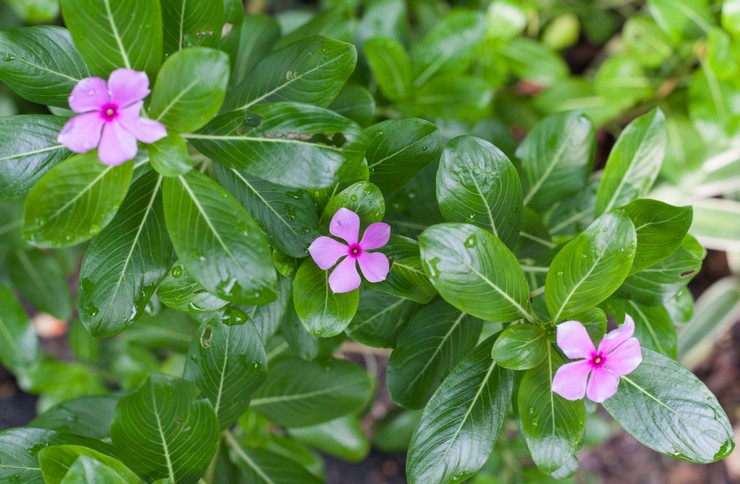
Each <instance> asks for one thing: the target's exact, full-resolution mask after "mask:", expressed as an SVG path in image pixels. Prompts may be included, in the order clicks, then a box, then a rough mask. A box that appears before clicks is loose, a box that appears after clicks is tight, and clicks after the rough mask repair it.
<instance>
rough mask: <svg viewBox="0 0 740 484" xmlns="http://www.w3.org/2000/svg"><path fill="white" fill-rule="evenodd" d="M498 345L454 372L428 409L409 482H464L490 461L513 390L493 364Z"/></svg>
mask: <svg viewBox="0 0 740 484" xmlns="http://www.w3.org/2000/svg"><path fill="white" fill-rule="evenodd" d="M494 340H495V337H491V338H488V339H487V340H486V341H484V342H483V343H481V344H480V345H478V347H477V348H475V350H473V351H472V352H471V353H470V354H469V355H468V356H467V357H466V358H465V359H464V360H462V361H461V362H460V364H458V365H457V366H455V368H454V369H453V370H452V372H450V374H449V375H448V376H447V377H446V378H445V379H444V381H443V382H442V384H441V385H440V386H439V388H438V389H437V391H436V392H434V395H433V396H432V398H431V400H430V401H429V403H428V404H427V405H426V407H425V408H424V413H423V414H422V416H421V421H420V422H419V425H418V426H417V427H416V430H414V434H413V437H412V438H411V444H410V445H409V455H408V458H407V460H406V473H407V474H408V477H409V482H411V483H427V482H439V483H448V482H460V481H462V480H464V479H465V478H466V477H468V476H470V475H472V474H474V473H475V472H477V471H478V470H479V469H480V468H481V467H482V466H483V464H485V462H486V461H487V460H488V458H489V456H490V454H491V451H492V450H493V445H494V444H495V442H496V439H497V438H498V435H499V433H500V432H501V428H502V427H503V425H504V420H505V418H506V411H507V409H508V407H509V402H510V401H511V394H512V389H513V384H514V375H513V373H512V372H510V371H508V370H505V369H503V368H501V366H499V365H498V364H497V363H496V362H495V361H493V360H491V346H492V345H493V341H494Z"/></svg>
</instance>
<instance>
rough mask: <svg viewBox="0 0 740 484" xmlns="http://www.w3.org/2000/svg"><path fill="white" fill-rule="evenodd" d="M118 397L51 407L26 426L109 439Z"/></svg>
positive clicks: (72, 402) (99, 397)
mask: <svg viewBox="0 0 740 484" xmlns="http://www.w3.org/2000/svg"><path fill="white" fill-rule="evenodd" d="M117 403H118V397H102V396H94V397H81V398H76V399H74V400H68V401H66V402H62V403H59V404H57V405H54V406H53V407H51V408H50V409H48V410H47V411H45V412H44V413H42V414H41V415H39V416H38V417H36V418H35V419H33V420H32V421H31V422H30V423H29V424H28V426H29V427H34V428H40V429H49V430H56V431H58V432H66V433H70V434H75V435H82V436H85V437H91V438H93V439H99V440H101V439H105V438H107V437H109V436H110V423H111V420H112V419H113V410H114V409H115V407H116V404H117Z"/></svg>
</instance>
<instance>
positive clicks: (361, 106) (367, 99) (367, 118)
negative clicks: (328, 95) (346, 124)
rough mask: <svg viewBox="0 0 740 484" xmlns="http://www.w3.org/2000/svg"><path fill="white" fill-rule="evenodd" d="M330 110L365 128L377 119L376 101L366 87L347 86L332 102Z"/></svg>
mask: <svg viewBox="0 0 740 484" xmlns="http://www.w3.org/2000/svg"><path fill="white" fill-rule="evenodd" d="M329 109H330V110H332V111H334V112H335V113H337V114H341V115H342V116H344V117H345V118H348V119H351V120H352V121H354V122H355V123H357V124H359V125H360V126H363V127H365V126H367V125H369V124H370V123H372V122H373V119H374V118H375V99H374V98H373V95H372V94H370V91H368V90H367V89H365V88H364V87H361V86H358V85H357V84H347V85H345V86H344V87H343V88H342V90H341V91H339V94H337V97H335V98H334V100H333V101H332V102H331V104H330V105H329Z"/></svg>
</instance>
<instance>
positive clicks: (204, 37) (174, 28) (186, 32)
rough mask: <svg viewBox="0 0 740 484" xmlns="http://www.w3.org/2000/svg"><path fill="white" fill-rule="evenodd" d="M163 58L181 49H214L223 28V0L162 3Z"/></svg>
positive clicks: (187, 0) (166, 1)
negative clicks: (194, 47)
mask: <svg viewBox="0 0 740 484" xmlns="http://www.w3.org/2000/svg"><path fill="white" fill-rule="evenodd" d="M161 3H162V24H163V25H162V26H163V28H164V30H163V33H162V34H163V35H162V43H163V50H164V55H165V57H166V56H168V55H170V54H172V53H173V52H177V51H179V50H181V49H182V48H183V47H190V46H207V47H215V46H216V44H217V43H218V40H219V39H220V38H221V29H223V26H224V0H198V1H192V0H161Z"/></svg>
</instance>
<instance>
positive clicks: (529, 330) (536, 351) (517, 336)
mask: <svg viewBox="0 0 740 484" xmlns="http://www.w3.org/2000/svg"><path fill="white" fill-rule="evenodd" d="M549 345H550V339H549V338H548V335H547V332H546V331H545V329H544V328H543V327H542V326H537V325H534V324H515V325H514V326H509V327H508V328H506V329H505V330H504V331H503V332H502V333H501V335H500V336H499V337H498V339H497V340H496V344H494V345H493V349H492V350H491V358H493V359H494V360H496V362H497V363H498V364H499V365H501V366H502V367H504V368H509V369H511V370H529V369H530V368H534V367H535V366H537V365H539V364H540V363H542V360H544V359H545V357H547V351H548V347H549Z"/></svg>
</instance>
